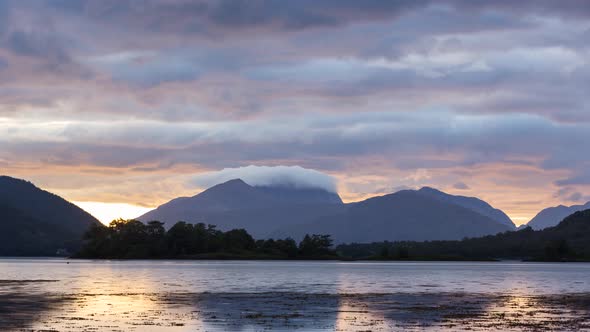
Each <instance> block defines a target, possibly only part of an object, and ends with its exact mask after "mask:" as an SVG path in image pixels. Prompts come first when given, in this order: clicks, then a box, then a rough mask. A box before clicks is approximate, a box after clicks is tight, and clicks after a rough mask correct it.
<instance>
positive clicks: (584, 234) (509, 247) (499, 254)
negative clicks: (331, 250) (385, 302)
mask: <svg viewBox="0 0 590 332" xmlns="http://www.w3.org/2000/svg"><path fill="white" fill-rule="evenodd" d="M337 251H338V253H339V254H340V255H342V256H344V257H349V258H357V259H358V258H378V259H426V260H440V259H459V260H490V259H524V260H542V261H564V260H573V261H576V260H580V261H589V260H590V210H584V211H578V212H576V213H574V214H572V215H570V216H568V217H567V218H565V219H564V220H563V221H562V222H561V223H559V225H557V226H555V227H549V228H546V229H543V230H539V231H535V230H533V229H532V228H530V227H528V228H526V229H523V230H521V231H517V232H504V233H501V234H497V235H489V236H485V237H481V238H471V239H466V240H462V241H431V242H410V241H406V242H395V243H394V242H379V243H377V242H375V243H369V244H346V245H341V246H339V247H338V248H337Z"/></svg>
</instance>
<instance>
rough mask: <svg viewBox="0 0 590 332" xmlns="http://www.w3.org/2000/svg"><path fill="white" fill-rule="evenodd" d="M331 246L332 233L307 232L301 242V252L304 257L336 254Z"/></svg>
mask: <svg viewBox="0 0 590 332" xmlns="http://www.w3.org/2000/svg"><path fill="white" fill-rule="evenodd" d="M331 247H332V239H331V238H330V235H319V234H313V235H311V236H309V234H306V235H305V237H304V238H303V240H302V241H301V243H300V244H299V253H300V254H301V255H302V256H304V257H316V256H326V255H334V252H333V251H332V250H331Z"/></svg>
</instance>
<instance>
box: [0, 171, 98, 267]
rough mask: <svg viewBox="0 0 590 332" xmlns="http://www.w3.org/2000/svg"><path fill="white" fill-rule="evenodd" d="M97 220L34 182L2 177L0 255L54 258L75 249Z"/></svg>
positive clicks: (0, 182) (0, 186)
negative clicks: (60, 253) (58, 254)
mask: <svg viewBox="0 0 590 332" xmlns="http://www.w3.org/2000/svg"><path fill="white" fill-rule="evenodd" d="M93 223H98V220H96V218H94V217H93V216H91V215H90V214H88V213H87V212H85V211H84V210H82V209H80V208H79V207H77V206H76V205H74V204H72V203H70V202H68V201H66V200H64V199H63V198H61V197H59V196H57V195H54V194H52V193H49V192H47V191H44V190H41V189H39V188H37V187H35V186H34V185H33V184H32V183H30V182H27V181H24V180H19V179H15V178H11V177H8V176H0V255H33V256H37V255H54V254H55V253H56V251H57V250H58V249H69V250H70V251H73V250H76V249H77V248H78V246H79V245H80V244H81V240H82V236H83V234H84V232H86V230H87V229H88V227H90V225H91V224H93Z"/></svg>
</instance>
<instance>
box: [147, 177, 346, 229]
mask: <svg viewBox="0 0 590 332" xmlns="http://www.w3.org/2000/svg"><path fill="white" fill-rule="evenodd" d="M342 206H343V204H342V200H341V199H340V196H338V194H336V193H332V192H329V191H327V190H324V189H316V188H298V187H293V186H288V185H275V186H251V185H249V184H247V183H246V182H244V181H242V180H240V179H234V180H230V181H227V182H225V183H222V184H218V185H215V186H213V187H211V188H209V189H207V190H205V191H203V192H202V193H200V194H198V195H196V196H193V197H182V198H177V199H174V200H172V201H170V202H168V203H166V204H163V205H161V206H159V207H158V208H157V209H155V210H152V211H150V212H148V213H146V214H144V215H143V216H141V217H139V218H138V219H139V220H141V221H144V222H147V221H151V220H159V221H162V222H164V223H165V224H166V227H171V226H172V225H174V224H175V223H176V222H177V221H181V220H182V221H186V222H191V223H196V222H203V223H207V224H213V225H217V226H218V227H219V228H221V229H232V228H246V229H247V230H248V231H249V232H250V233H251V234H252V235H254V236H255V237H267V236H268V235H269V234H271V233H272V232H273V231H274V230H276V229H277V228H278V227H280V226H284V225H291V224H300V223H305V222H310V221H312V220H314V219H315V218H317V217H320V216H322V215H325V214H332V213H334V212H335V211H338V210H339V209H340V208H342Z"/></svg>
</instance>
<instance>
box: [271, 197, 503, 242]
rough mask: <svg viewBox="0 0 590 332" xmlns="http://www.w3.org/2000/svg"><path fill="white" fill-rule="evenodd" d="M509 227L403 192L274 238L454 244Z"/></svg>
mask: <svg viewBox="0 0 590 332" xmlns="http://www.w3.org/2000/svg"><path fill="white" fill-rule="evenodd" d="M512 229H513V227H510V226H508V225H503V224H501V223H499V222H498V221H495V220H493V219H491V218H490V217H487V216H485V215H482V214H480V213H477V212H475V211H473V210H471V209H468V208H465V207H463V206H460V205H457V204H455V203H451V202H449V200H447V199H440V198H439V197H436V198H433V197H432V195H430V194H424V192H423V191H413V190H404V191H400V192H397V193H394V194H389V195H385V196H380V197H373V198H370V199H367V200H365V201H362V202H358V203H352V204H347V205H346V208H344V209H341V210H340V211H338V212H337V213H335V214H334V215H331V216H325V217H321V218H318V219H317V220H315V221H314V222H312V223H306V224H302V225H296V226H291V227H285V228H282V229H280V230H279V231H277V232H275V233H274V234H273V236H275V237H284V236H293V237H294V238H295V239H298V238H301V236H303V235H304V234H305V233H313V234H330V235H332V237H333V239H334V240H335V241H336V242H337V243H344V242H359V243H363V242H364V243H368V242H374V241H385V240H387V241H403V240H412V241H427V240H443V239H445V240H456V239H462V238H464V237H476V236H482V235H488V234H496V233H499V232H504V231H508V230H512Z"/></svg>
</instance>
